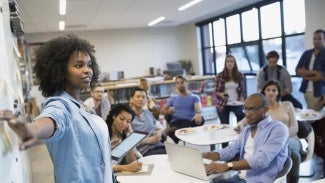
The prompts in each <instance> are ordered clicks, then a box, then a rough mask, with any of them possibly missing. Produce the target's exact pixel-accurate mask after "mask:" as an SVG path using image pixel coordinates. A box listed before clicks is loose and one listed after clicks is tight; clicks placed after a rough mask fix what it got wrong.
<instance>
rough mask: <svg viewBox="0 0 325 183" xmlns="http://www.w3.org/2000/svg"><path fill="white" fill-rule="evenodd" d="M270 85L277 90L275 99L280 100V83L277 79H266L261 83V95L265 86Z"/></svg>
mask: <svg viewBox="0 0 325 183" xmlns="http://www.w3.org/2000/svg"><path fill="white" fill-rule="evenodd" d="M271 85H274V86H275V87H276V88H277V90H278V95H277V96H276V101H280V100H281V87H280V83H279V82H278V81H277V80H274V79H270V80H268V81H266V82H265V83H264V85H263V88H262V90H261V93H262V94H263V95H265V90H266V88H267V87H269V86H271Z"/></svg>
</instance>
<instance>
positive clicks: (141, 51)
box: [25, 0, 325, 78]
mask: <svg viewBox="0 0 325 183" xmlns="http://www.w3.org/2000/svg"><path fill="white" fill-rule="evenodd" d="M305 6H306V47H307V48H311V47H312V33H313V32H314V31H315V30H316V29H319V28H322V29H324V28H325V21H323V17H325V16H324V15H325V11H323V9H324V8H323V7H325V1H324V0H305ZM60 34H65V32H63V33H62V32H61V33H43V34H27V35H26V36H25V39H26V40H27V41H28V42H42V41H46V40H49V39H51V38H54V37H56V36H58V35H60ZM76 34H77V35H79V36H80V37H82V38H84V39H87V40H89V41H91V42H92V43H93V44H94V45H95V47H96V50H97V53H96V56H97V59H98V62H99V65H100V67H101V70H102V72H107V71H111V70H123V71H124V75H125V77H126V78H130V77H138V76H142V75H148V74H149V67H155V68H161V69H163V70H165V69H166V63H167V62H171V61H177V60H180V59H186V60H192V63H193V65H194V69H195V72H196V73H197V74H201V73H202V71H201V70H202V67H201V61H200V59H201V58H200V56H199V47H198V43H197V37H198V36H197V34H196V28H195V25H194V24H185V25H181V26H177V27H168V28H164V27H156V28H155V27H151V28H137V29H121V30H101V31H85V32H76Z"/></svg>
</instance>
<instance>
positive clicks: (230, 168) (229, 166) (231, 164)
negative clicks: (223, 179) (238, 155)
mask: <svg viewBox="0 0 325 183" xmlns="http://www.w3.org/2000/svg"><path fill="white" fill-rule="evenodd" d="M227 166H228V170H232V167H233V166H234V164H233V163H232V162H228V163H227Z"/></svg>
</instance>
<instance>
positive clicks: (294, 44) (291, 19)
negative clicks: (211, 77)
mask: <svg viewBox="0 0 325 183" xmlns="http://www.w3.org/2000/svg"><path fill="white" fill-rule="evenodd" d="M296 20H299V21H296ZM196 25H197V26H198V27H199V30H200V36H201V40H202V41H201V54H202V63H203V65H204V67H203V73H204V74H217V73H219V72H220V71H222V70H223V69H224V61H225V56H226V54H232V55H234V56H235V58H236V60H237V63H238V68H239V70H240V71H242V72H244V73H250V74H255V73H256V72H258V71H259V69H260V68H261V67H262V66H263V65H264V64H265V55H266V54H267V53H268V52H269V51H271V50H276V51H277V52H278V53H279V55H280V59H279V62H278V64H281V65H284V66H286V67H287V69H288V71H289V73H290V74H291V75H295V67H296V65H297V62H298V61H299V58H300V56H301V54H302V53H303V51H304V50H305V44H304V39H305V0H272V1H261V2H258V3H256V4H253V5H251V6H249V7H245V8H242V9H239V10H235V11H233V12H228V13H226V14H224V15H220V16H218V17H214V18H212V19H209V20H205V21H203V22H201V23H197V24H196Z"/></svg>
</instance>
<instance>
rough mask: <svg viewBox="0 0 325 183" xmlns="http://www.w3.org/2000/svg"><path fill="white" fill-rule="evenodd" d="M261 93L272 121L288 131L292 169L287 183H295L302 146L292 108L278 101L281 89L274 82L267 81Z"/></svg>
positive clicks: (290, 105)
mask: <svg viewBox="0 0 325 183" xmlns="http://www.w3.org/2000/svg"><path fill="white" fill-rule="evenodd" d="M261 93H262V94H264V95H265V97H266V99H267V100H268V103H269V111H268V114H269V115H270V116H271V117H272V119H274V120H277V121H281V122H283V123H284V124H285V125H287V127H288V129H289V136H290V139H289V146H288V148H289V152H290V153H291V154H290V156H291V158H292V160H293V164H292V168H291V170H290V172H289V174H288V175H287V182H288V183H297V182H298V180H299V166H300V162H301V157H300V152H301V150H302V145H301V143H300V140H299V138H298V136H297V133H298V123H297V120H296V117H295V111H294V107H293V105H292V103H291V102H289V101H282V102H281V101H280V99H281V88H280V84H279V82H278V81H276V80H268V81H267V82H266V83H265V84H264V86H263V88H262V90H261Z"/></svg>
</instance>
